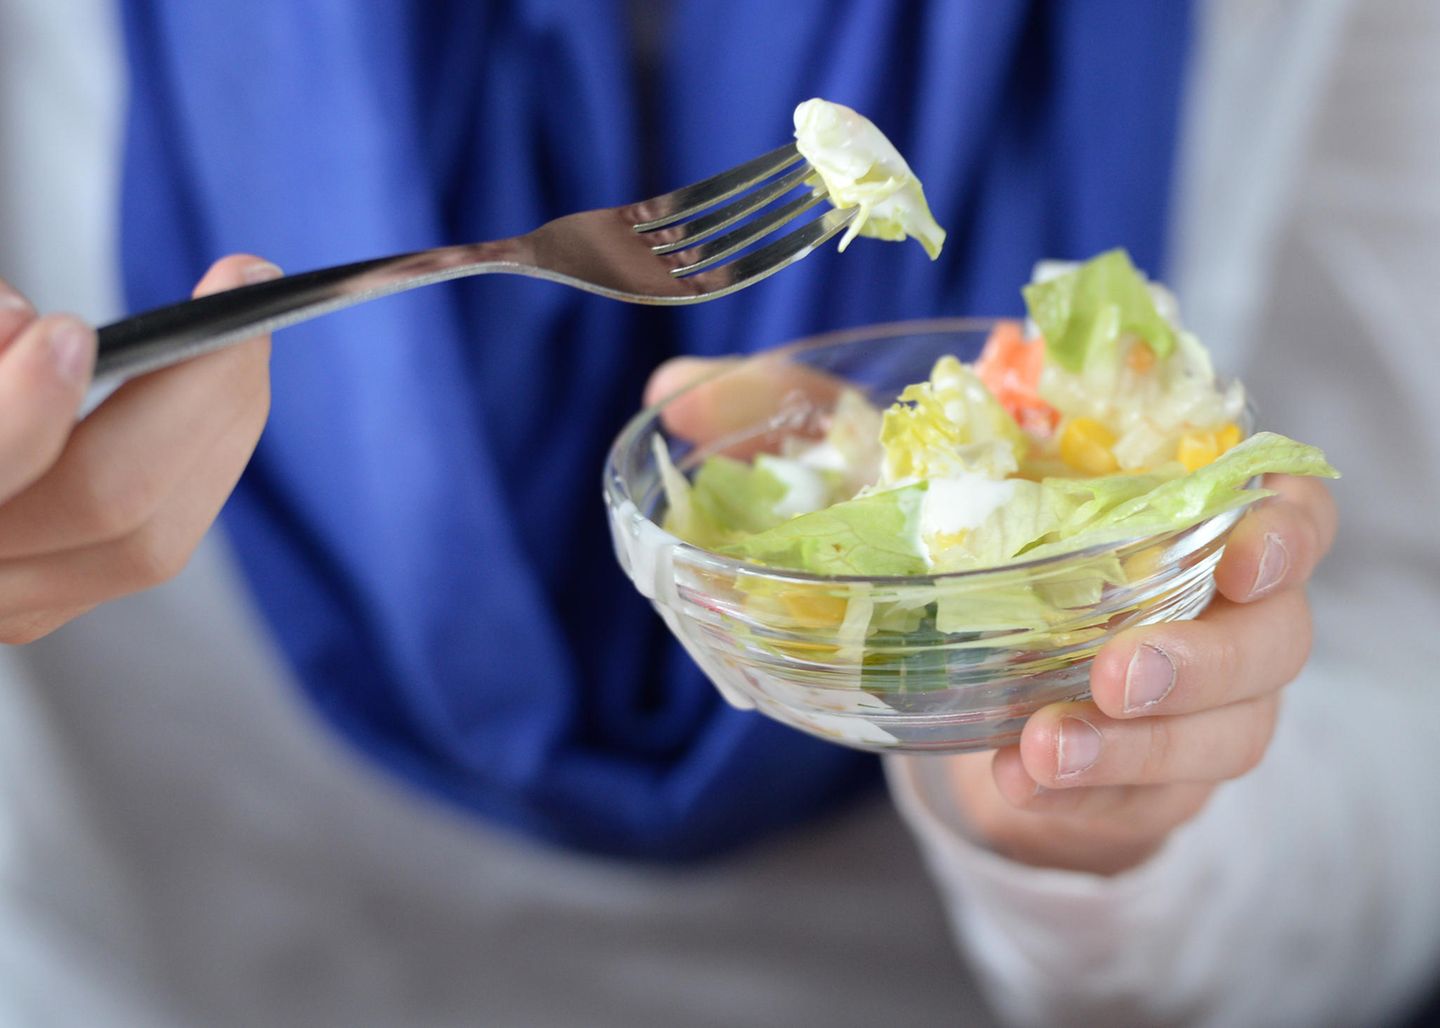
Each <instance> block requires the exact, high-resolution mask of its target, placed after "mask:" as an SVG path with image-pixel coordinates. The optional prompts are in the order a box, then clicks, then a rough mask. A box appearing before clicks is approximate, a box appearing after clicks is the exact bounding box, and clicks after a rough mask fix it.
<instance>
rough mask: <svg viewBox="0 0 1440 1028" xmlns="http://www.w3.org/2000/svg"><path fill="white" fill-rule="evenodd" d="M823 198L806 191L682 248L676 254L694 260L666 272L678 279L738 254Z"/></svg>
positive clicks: (820, 194) (822, 194) (683, 258)
mask: <svg viewBox="0 0 1440 1028" xmlns="http://www.w3.org/2000/svg"><path fill="white" fill-rule="evenodd" d="M824 199H825V193H824V191H823V190H822V191H820V192H818V193H806V194H805V195H803V196H797V197H796V198H795V199H793V200H791V201H790V202H789V203H786V204H782V205H781V206H779V207H777V208H775V210H773V211H771V212H770V213H769V214H766V215H765V216H763V217H759V218H755V219H754V220H753V221H747V222H745V223H744V224H743V225H741V226H740V227H739V228H737V229H735V230H733V231H731V232H727V233H725V234H724V235H723V236H721V237H720V238H719V239H712V240H711V241H710V242H708V243H701V244H700V245H699V246H696V247H695V248H694V249H693V250H685V251H682V252H681V253H679V254H676V256H677V257H678V258H680V259H681V260H685V259H686V258H687V255H693V257H694V259H693V260H690V261H689V263H687V264H683V265H680V266H679V267H675V268H671V269H670V274H672V275H674V276H675V277H676V278H681V277H683V276H685V275H693V274H695V272H697V271H701V270H703V269H705V268H708V267H710V266H711V265H712V264H718V263H719V262H720V261H723V260H724V259H725V258H726V257H729V256H730V255H732V254H735V253H738V252H739V251H741V250H743V249H745V247H747V246H749V245H750V244H752V243H757V242H759V241H760V240H761V239H763V238H765V237H766V236H768V235H769V234H770V233H771V232H774V231H775V230H776V229H778V228H779V227H780V226H782V225H784V224H786V223H787V222H790V221H794V220H795V219H796V218H798V217H799V216H800V215H802V214H804V213H805V212H806V211H808V210H809V209H810V208H811V207H814V206H815V205H816V204H818V203H821V202H822V201H824Z"/></svg>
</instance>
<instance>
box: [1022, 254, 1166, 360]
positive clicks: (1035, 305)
mask: <svg viewBox="0 0 1440 1028" xmlns="http://www.w3.org/2000/svg"><path fill="white" fill-rule="evenodd" d="M1022 292H1023V293H1024V295H1025V306H1026V307H1027V308H1028V309H1029V312H1030V318H1031V320H1032V321H1034V322H1035V324H1036V325H1037V326H1038V327H1039V329H1040V334H1041V335H1042V336H1043V337H1044V339H1045V356H1046V358H1047V359H1048V360H1051V361H1054V362H1055V363H1056V364H1057V365H1059V366H1060V367H1062V368H1064V369H1065V370H1067V371H1072V372H1078V371H1080V370H1081V369H1082V368H1084V366H1085V364H1086V362H1087V361H1089V360H1092V359H1096V358H1099V359H1108V358H1110V357H1112V356H1114V355H1115V354H1116V353H1117V352H1118V349H1119V343H1120V340H1121V339H1123V338H1125V337H1127V336H1137V337H1139V338H1141V339H1143V340H1145V342H1146V343H1147V344H1149V346H1150V349H1152V350H1154V351H1155V356H1157V357H1160V358H1162V359H1163V358H1165V357H1168V356H1169V355H1170V352H1171V351H1172V350H1173V349H1174V348H1175V330H1174V329H1173V328H1172V327H1171V326H1170V323H1169V322H1168V321H1166V320H1165V318H1164V317H1163V316H1162V315H1161V314H1160V312H1159V311H1157V310H1156V309H1155V301H1154V299H1153V298H1152V297H1151V295H1150V287H1149V286H1148V285H1147V283H1146V281H1145V277H1144V276H1143V275H1141V274H1140V272H1139V271H1137V270H1135V265H1133V264H1132V263H1130V255H1129V254H1127V253H1126V252H1125V251H1124V250H1107V251H1106V252H1105V253H1102V254H1100V255H1099V256H1098V257H1094V258H1092V259H1090V260H1088V261H1086V262H1085V263H1083V264H1081V265H1080V266H1079V267H1077V268H1076V269H1075V270H1074V271H1070V272H1067V273H1066V274H1064V275H1060V276H1057V277H1056V278H1052V279H1049V280H1047V281H1044V282H1033V283H1031V284H1030V285H1028V286H1026V287H1025V288H1024V289H1023V290H1022Z"/></svg>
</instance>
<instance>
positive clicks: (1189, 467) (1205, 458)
mask: <svg viewBox="0 0 1440 1028" xmlns="http://www.w3.org/2000/svg"><path fill="white" fill-rule="evenodd" d="M1239 441H1240V426H1239V425H1237V424H1235V423H1234V422H1228V423H1226V424H1224V425H1221V426H1220V427H1219V428H1217V429H1213V430H1212V431H1209V432H1186V433H1185V434H1184V435H1182V436H1181V437H1180V443H1179V445H1178V446H1176V447H1175V459H1176V460H1178V461H1179V462H1180V463H1181V464H1183V465H1185V470H1186V471H1195V470H1197V469H1199V468H1203V467H1204V466H1205V465H1206V464H1209V463H1210V462H1211V461H1213V460H1214V459H1215V458H1216V457H1218V456H1220V455H1221V454H1222V453H1224V452H1225V451H1226V450H1228V449H1230V448H1231V447H1232V446H1234V445H1235V444H1236V443H1238V442H1239Z"/></svg>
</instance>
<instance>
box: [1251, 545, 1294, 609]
mask: <svg viewBox="0 0 1440 1028" xmlns="http://www.w3.org/2000/svg"><path fill="white" fill-rule="evenodd" d="M1289 567H1290V554H1289V552H1287V551H1286V549H1285V543H1284V542H1282V541H1281V539H1280V537H1279V536H1278V535H1276V534H1275V533H1274V532H1266V533H1265V549H1263V550H1261V551H1260V566H1259V567H1258V568H1256V569H1255V581H1254V582H1252V583H1251V585H1250V598H1251V599H1252V600H1253V599H1254V598H1255V597H1257V596H1264V595H1265V594H1266V593H1267V592H1269V591H1270V590H1271V589H1273V588H1275V587H1276V586H1277V585H1279V584H1280V580H1281V579H1282V578H1284V577H1285V572H1286V571H1287V570H1288V569H1289Z"/></svg>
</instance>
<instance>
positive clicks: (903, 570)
mask: <svg viewBox="0 0 1440 1028" xmlns="http://www.w3.org/2000/svg"><path fill="white" fill-rule="evenodd" d="M924 496H925V485H924V484H923V483H921V484H918V485H911V486H905V487H903V488H900V489H890V490H886V491H885V492H879V493H870V494H868V495H865V496H859V497H856V498H855V499H853V500H846V501H845V502H843V503H837V504H835V505H834V506H832V507H827V508H825V509H824V510H817V511H815V512H814V513H813V514H801V515H800V516H799V517H794V518H791V519H790V520H788V521H785V522H782V523H781V524H778V525H776V526H775V527H773V528H771V529H769V530H768V531H764V532H760V533H759V534H757V535H752V536H749V537H748V538H745V539H741V540H739V541H738V542H734V543H731V544H730V545H728V546H723V547H721V548H720V552H721V553H723V554H725V555H726V556H730V557H739V558H740V559H742V560H748V561H753V562H755V563H759V564H765V565H768V566H770V567H778V568H792V569H794V570H797V571H808V572H810V573H812V574H817V575H914V574H919V573H921V572H923V571H925V570H926V566H925V559H924V557H922V556H921V554H920V552H919V546H918V540H919V536H920V532H919V521H920V504H921V501H922V500H923V499H924Z"/></svg>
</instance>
